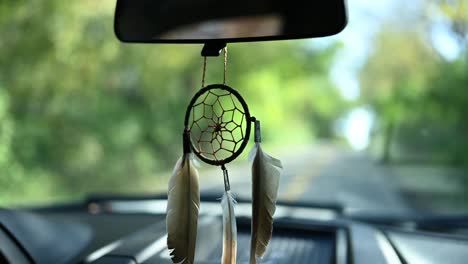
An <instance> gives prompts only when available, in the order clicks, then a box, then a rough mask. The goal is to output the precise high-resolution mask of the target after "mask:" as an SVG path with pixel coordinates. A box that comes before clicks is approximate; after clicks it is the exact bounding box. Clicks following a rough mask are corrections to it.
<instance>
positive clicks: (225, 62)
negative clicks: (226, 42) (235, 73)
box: [223, 46, 228, 85]
mask: <svg viewBox="0 0 468 264" xmlns="http://www.w3.org/2000/svg"><path fill="white" fill-rule="evenodd" d="M223 50H224V79H223V84H224V85H226V68H227V55H228V50H227V46H226V47H224V49H223Z"/></svg>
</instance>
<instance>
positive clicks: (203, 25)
mask: <svg viewBox="0 0 468 264" xmlns="http://www.w3.org/2000/svg"><path fill="white" fill-rule="evenodd" d="M346 24H347V13H346V4H345V0H318V1H299V0H288V1H282V0H238V1H232V0H231V1H222V3H221V4H220V2H219V0H191V1H190V0H160V1H155V0H117V6H116V11H115V24H114V27H115V34H116V36H117V38H118V39H119V40H121V41H123V42H135V43H207V42H217V43H231V42H249V41H265V40H284V39H301V38H315V37H325V36H331V35H334V34H337V33H339V32H341V31H342V30H343V29H344V28H345V27H346Z"/></svg>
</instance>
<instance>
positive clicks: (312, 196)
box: [201, 144, 410, 213]
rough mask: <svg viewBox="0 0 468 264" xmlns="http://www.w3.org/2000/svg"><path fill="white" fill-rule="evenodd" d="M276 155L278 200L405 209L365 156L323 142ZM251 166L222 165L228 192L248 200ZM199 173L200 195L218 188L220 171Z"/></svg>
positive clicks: (384, 173) (386, 174) (390, 184)
mask: <svg viewBox="0 0 468 264" xmlns="http://www.w3.org/2000/svg"><path fill="white" fill-rule="evenodd" d="M276 157H277V158H280V159H281V160H282V162H283V167H284V170H283V173H282V175H281V179H280V187H279V199H282V200H285V201H309V202H327V203H339V204H341V205H343V206H344V207H345V208H346V210H348V211H360V210H364V211H369V212H379V213H404V212H407V211H409V210H410V209H409V206H408V204H407V203H406V202H405V200H404V199H403V198H402V196H401V195H400V193H399V190H398V188H397V187H396V185H395V184H394V183H393V182H392V177H391V175H390V172H389V171H388V170H387V169H386V168H385V167H383V166H380V165H379V164H378V163H376V162H375V161H373V160H371V159H370V158H369V157H367V156H366V154H365V153H358V152H353V151H351V150H347V149H344V148H342V147H337V146H334V145H331V144H322V145H316V146H313V147H310V148H308V149H304V150H299V151H296V153H294V154H287V155H283V156H281V155H276ZM250 166H251V165H250V164H249V163H248V162H246V161H243V162H242V161H234V162H233V164H229V165H228V166H227V167H228V169H229V175H230V181H231V190H232V192H233V193H235V194H237V195H238V196H240V197H245V198H250V197H251V179H250V177H251V174H250V171H251V168H250ZM204 167H206V166H204ZM201 174H202V178H201V179H202V180H201V188H202V191H217V192H220V191H222V190H223V185H222V174H221V171H220V170H219V169H203V170H202V171H201Z"/></svg>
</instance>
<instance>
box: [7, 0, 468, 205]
mask: <svg viewBox="0 0 468 264" xmlns="http://www.w3.org/2000/svg"><path fill="white" fill-rule="evenodd" d="M114 5H115V1H112V0H106V1H104V0H101V1H94V0H87V1H71V2H70V1H59V0H54V1H52V0H50V1H3V2H2V3H1V4H0V33H1V37H0V172H1V176H0V206H18V205H48V204H53V203H57V202H69V201H74V200H77V199H81V198H84V197H86V196H87V195H90V194H102V193H106V194H109V193H112V194H127V195H128V194H146V195H153V194H158V193H164V192H166V190H167V186H168V179H169V177H170V175H171V170H172V168H173V166H174V164H175V162H176V160H177V159H178V157H179V156H180V154H181V152H182V140H181V134H182V130H183V121H184V120H183V118H184V114H185V109H186V106H187V105H188V103H189V101H190V99H191V97H192V95H193V94H194V93H195V92H196V91H197V90H199V89H200V88H201V77H202V66H203V59H202V57H201V56H200V50H201V48H202V47H201V46H200V45H138V44H132V45H129V44H122V43H120V42H118V40H117V39H116V38H115V36H114V32H113V12H114ZM348 6H349V17H350V18H349V25H348V28H347V29H345V30H344V32H342V33H341V34H339V35H337V36H333V37H329V38H322V39H311V40H299V41H274V42H264V43H243V44H230V45H229V56H228V65H227V84H228V85H229V86H231V87H234V88H235V89H237V90H238V91H239V92H240V93H241V94H242V95H243V96H244V98H245V100H246V101H247V103H248V104H249V108H250V110H251V112H252V113H253V114H254V115H255V116H256V117H257V118H258V119H260V120H261V121H262V133H263V135H262V138H263V142H262V144H263V149H264V150H265V151H266V152H267V153H269V154H271V155H272V156H274V157H277V158H279V159H281V160H282V162H283V165H284V171H283V174H282V176H281V181H280V190H279V192H280V194H279V198H280V199H281V200H285V201H290V202H298V201H310V202H319V203H320V202H323V203H339V204H342V205H343V206H345V207H346V208H347V209H349V210H364V211H369V212H379V213H380V212H385V213H391V212H412V211H418V212H420V211H423V212H437V213H447V212H449V213H462V212H467V211H468V203H467V201H468V197H467V196H468V191H467V189H468V178H467V177H468V175H467V168H468V137H467V135H468V123H467V122H466V113H467V109H466V108H467V106H468V91H467V87H468V69H467V65H466V64H467V60H468V50H467V42H468V36H467V23H468V18H467V14H468V10H467V5H466V1H463V0H459V1H456V0H453V1H437V0H433V1H410V2H408V1H403V0H399V1H390V0H385V1H376V2H375V3H374V2H373V1H364V0H349V1H348ZM222 80H223V59H222V57H219V58H209V59H208V65H207V76H206V83H207V84H211V83H221V82H222ZM251 141H252V140H251ZM251 148H252V144H249V145H248V146H247V148H246V150H245V151H244V153H243V155H241V156H240V157H239V158H238V159H237V160H235V161H234V162H232V163H231V164H229V165H228V166H227V167H228V169H229V171H230V175H231V186H232V191H233V192H234V193H235V194H236V195H237V196H239V197H245V198H249V196H250V188H251V187H250V171H251V168H250V163H249V162H248V159H247V154H248V152H249V151H250V149H251ZM200 178H201V189H202V192H204V193H211V192H213V193H219V192H221V191H223V187H222V183H223V178H222V173H221V170H220V169H219V168H216V167H212V166H209V165H206V164H201V168H200Z"/></svg>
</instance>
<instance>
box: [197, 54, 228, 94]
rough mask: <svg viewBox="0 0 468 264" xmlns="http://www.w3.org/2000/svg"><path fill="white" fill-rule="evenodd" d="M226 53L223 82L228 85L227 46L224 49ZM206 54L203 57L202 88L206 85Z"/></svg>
mask: <svg viewBox="0 0 468 264" xmlns="http://www.w3.org/2000/svg"><path fill="white" fill-rule="evenodd" d="M223 53H224V75H223V84H224V85H226V72H227V55H228V51H227V46H226V47H225V48H224V49H223ZM206 61H207V59H206V56H204V57H203V72H202V88H203V87H205V78H206Z"/></svg>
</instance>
